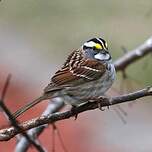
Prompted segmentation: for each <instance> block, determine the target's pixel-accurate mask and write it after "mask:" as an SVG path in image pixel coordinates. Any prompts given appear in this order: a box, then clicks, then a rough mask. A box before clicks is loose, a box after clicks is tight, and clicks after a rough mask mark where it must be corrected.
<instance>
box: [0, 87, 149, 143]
mask: <svg viewBox="0 0 152 152" xmlns="http://www.w3.org/2000/svg"><path fill="white" fill-rule="evenodd" d="M145 96H152V87H147V88H145V89H142V90H139V91H136V92H133V93H129V94H126V95H121V96H116V97H111V98H110V97H101V98H97V99H91V102H88V103H86V104H84V105H82V106H79V107H77V108H75V109H74V110H68V111H64V112H56V113H53V114H49V115H47V116H41V117H38V118H35V119H32V120H29V121H26V122H23V123H21V124H19V127H20V128H22V131H21V130H17V129H16V128H15V127H10V128H7V129H2V130H0V141H6V140H9V139H11V138H12V137H14V136H15V135H17V134H19V133H22V132H23V131H26V130H29V129H31V128H34V127H38V126H40V125H44V124H49V123H54V122H56V121H59V120H64V119H68V118H70V117H72V116H75V115H77V114H79V113H82V112H84V111H88V110H94V109H97V108H99V104H100V106H101V107H105V106H111V105H114V104H119V103H124V102H129V101H133V100H136V99H139V98H142V97H145Z"/></svg>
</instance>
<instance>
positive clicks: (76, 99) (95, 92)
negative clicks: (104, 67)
mask: <svg viewBox="0 0 152 152" xmlns="http://www.w3.org/2000/svg"><path fill="white" fill-rule="evenodd" d="M114 78H115V71H114V69H112V71H107V72H106V73H105V75H104V76H102V77H101V78H100V79H98V80H95V81H90V82H88V83H85V84H83V85H79V86H76V87H71V88H68V89H67V90H66V94H67V95H66V96H64V100H65V102H66V103H68V104H72V105H80V104H82V103H84V102H86V100H84V99H86V98H92V97H99V96H102V95H103V94H104V93H105V92H106V91H107V90H108V89H109V88H110V87H111V86H112V84H113V81H114Z"/></svg>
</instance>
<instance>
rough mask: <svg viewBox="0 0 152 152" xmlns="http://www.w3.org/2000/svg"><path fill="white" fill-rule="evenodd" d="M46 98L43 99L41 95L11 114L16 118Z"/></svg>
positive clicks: (43, 96)
mask: <svg viewBox="0 0 152 152" xmlns="http://www.w3.org/2000/svg"><path fill="white" fill-rule="evenodd" d="M46 99H47V98H46V97H45V95H42V96H41V97H39V98H37V99H35V100H34V101H32V102H30V103H28V104H27V105H25V106H24V107H22V108H21V109H19V110H17V111H16V112H15V113H13V117H14V118H17V117H18V116H20V115H21V114H22V113H24V112H25V111H27V110H28V109H30V108H32V107H33V106H34V105H36V104H38V103H39V102H41V101H43V100H46Z"/></svg>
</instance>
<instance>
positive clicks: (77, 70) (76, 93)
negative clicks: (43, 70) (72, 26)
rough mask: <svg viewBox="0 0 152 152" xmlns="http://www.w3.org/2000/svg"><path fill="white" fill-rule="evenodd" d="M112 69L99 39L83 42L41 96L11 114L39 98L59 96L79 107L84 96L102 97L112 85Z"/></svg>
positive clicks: (102, 43)
mask: <svg viewBox="0 0 152 152" xmlns="http://www.w3.org/2000/svg"><path fill="white" fill-rule="evenodd" d="M114 78H115V68H114V65H113V64H112V58H111V55H110V53H109V52H108V47H107V42H106V41H105V40H104V39H102V38H93V39H90V40H88V41H86V42H85V43H84V44H83V45H82V46H81V47H80V48H79V49H77V50H74V51H73V52H72V53H71V54H70V55H69V57H68V58H67V60H66V62H65V63H64V65H63V66H62V68H61V69H60V70H59V71H57V72H56V73H55V75H54V76H53V77H52V78H51V82H50V83H49V84H48V86H47V87H46V88H45V89H44V92H43V94H42V96H41V97H39V98H38V99H36V100H34V101H32V102H30V103H29V104H27V105H26V106H24V107H23V108H21V109H19V110H17V111H16V112H15V113H14V117H15V118H16V117H18V116H19V115H20V114H22V113H23V112H25V111H26V110H28V109H30V108H31V107H33V106H34V105H36V104H38V103H39V102H41V101H42V100H46V99H51V98H55V97H61V98H62V99H63V100H64V102H65V103H68V104H71V105H72V106H78V105H80V104H82V103H85V102H87V101H86V100H85V99H86V98H94V97H99V96H102V95H103V94H104V93H105V92H106V91H107V90H108V89H109V88H110V87H111V85H112V83H113V81H114Z"/></svg>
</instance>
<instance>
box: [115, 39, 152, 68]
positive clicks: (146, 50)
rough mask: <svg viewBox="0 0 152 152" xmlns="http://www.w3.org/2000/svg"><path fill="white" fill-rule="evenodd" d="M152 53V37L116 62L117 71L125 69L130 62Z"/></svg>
mask: <svg viewBox="0 0 152 152" xmlns="http://www.w3.org/2000/svg"><path fill="white" fill-rule="evenodd" d="M150 53H152V37H150V38H149V39H148V40H147V41H145V43H143V44H142V45H140V46H139V47H137V48H136V49H134V50H132V51H129V52H128V53H126V54H125V55H124V56H122V57H120V58H119V59H117V60H116V61H115V62H114V65H115V68H116V71H124V70H125V69H126V68H127V67H128V66H129V65H130V64H132V63H134V62H136V61H137V60H139V59H141V58H143V57H144V56H146V55H148V54H150Z"/></svg>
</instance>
